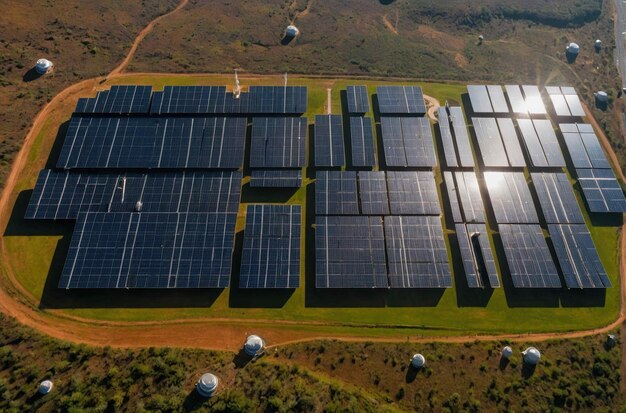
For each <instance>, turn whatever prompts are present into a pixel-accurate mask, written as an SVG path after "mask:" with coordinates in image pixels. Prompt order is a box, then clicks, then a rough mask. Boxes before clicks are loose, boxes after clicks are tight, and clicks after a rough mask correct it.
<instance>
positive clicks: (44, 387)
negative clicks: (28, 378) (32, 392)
mask: <svg viewBox="0 0 626 413" xmlns="http://www.w3.org/2000/svg"><path fill="white" fill-rule="evenodd" d="M53 387H54V384H53V383H52V382H51V381H50V380H44V381H42V382H41V383H39V389H37V391H38V392H39V394H48V393H50V392H51V391H52V388H53Z"/></svg>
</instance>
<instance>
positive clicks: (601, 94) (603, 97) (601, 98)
mask: <svg viewBox="0 0 626 413" xmlns="http://www.w3.org/2000/svg"><path fill="white" fill-rule="evenodd" d="M594 95H595V97H596V99H597V100H598V102H600V103H607V102H608V101H609V94H608V93H606V92H605V91H604V90H599V91H597V92H596V93H595V94H594Z"/></svg>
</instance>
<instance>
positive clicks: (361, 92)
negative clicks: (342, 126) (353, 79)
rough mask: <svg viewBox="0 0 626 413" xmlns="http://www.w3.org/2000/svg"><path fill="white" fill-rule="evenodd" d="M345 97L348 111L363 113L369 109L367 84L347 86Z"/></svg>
mask: <svg viewBox="0 0 626 413" xmlns="http://www.w3.org/2000/svg"><path fill="white" fill-rule="evenodd" d="M346 98H347V100H348V113H351V114H363V113H367V112H369V111H370V102H369V97H368V95H367V86H348V87H347V88H346Z"/></svg>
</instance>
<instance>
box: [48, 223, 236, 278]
mask: <svg viewBox="0 0 626 413" xmlns="http://www.w3.org/2000/svg"><path fill="white" fill-rule="evenodd" d="M236 220H237V214H236V213H189V214H187V213H185V214H180V213H99V212H96V213H93V212H87V213H81V214H79V216H78V221H77V223H76V227H75V229H74V233H73V235H72V241H71V243H70V248H69V252H68V255H67V259H66V260H65V265H64V267H63V272H62V274H61V279H60V281H59V288H68V289H72V288H226V287H228V284H229V279H230V272H231V261H232V251H233V243H234V239H235V223H236Z"/></svg>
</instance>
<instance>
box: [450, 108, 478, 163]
mask: <svg viewBox="0 0 626 413" xmlns="http://www.w3.org/2000/svg"><path fill="white" fill-rule="evenodd" d="M448 111H449V112H450V115H449V119H450V123H451V124H452V132H453V136H454V142H455V143H456V149H457V155H458V158H459V165H460V166H462V167H473V166H474V155H473V153H472V146H471V144H470V138H469V133H468V132H467V124H466V122H465V116H464V115H463V108H461V107H460V106H449V107H448Z"/></svg>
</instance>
